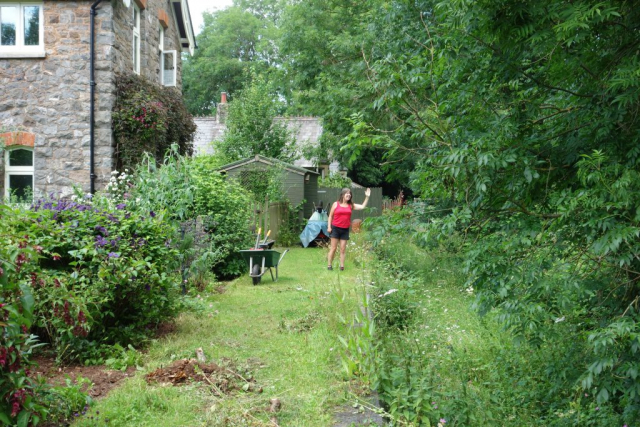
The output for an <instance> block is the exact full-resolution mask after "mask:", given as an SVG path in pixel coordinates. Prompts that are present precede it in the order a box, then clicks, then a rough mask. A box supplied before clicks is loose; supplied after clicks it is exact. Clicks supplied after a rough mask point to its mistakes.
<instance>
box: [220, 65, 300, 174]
mask: <svg viewBox="0 0 640 427" xmlns="http://www.w3.org/2000/svg"><path fill="white" fill-rule="evenodd" d="M282 108H283V105H282V102H281V101H280V100H279V99H278V94H277V93H276V91H275V90H274V88H273V86H272V85H270V84H269V83H267V81H266V78H265V77H264V76H255V75H254V77H253V79H252V81H251V84H250V85H249V86H247V87H245V88H244V89H243V90H242V91H240V94H239V95H238V96H237V97H236V99H235V100H234V101H233V102H231V103H229V116H228V118H227V131H226V133H225V137H224V139H223V140H222V141H220V142H219V143H218V145H217V146H216V150H217V151H218V152H219V153H220V154H221V155H222V156H224V157H226V158H227V160H228V161H235V160H240V159H243V158H246V157H251V156H254V155H256V154H260V155H262V156H266V157H272V158H277V159H280V160H283V161H286V162H290V161H292V160H294V159H295V156H296V153H295V141H294V140H293V138H292V137H291V135H290V134H289V132H288V131H287V128H286V125H285V124H284V123H281V122H274V120H273V119H274V117H275V116H276V115H277V114H278V113H279V112H281V110H282Z"/></svg>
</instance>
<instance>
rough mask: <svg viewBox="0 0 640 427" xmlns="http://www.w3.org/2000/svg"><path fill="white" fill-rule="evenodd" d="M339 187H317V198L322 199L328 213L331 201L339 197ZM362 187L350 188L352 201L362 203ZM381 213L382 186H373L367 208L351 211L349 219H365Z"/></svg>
mask: <svg viewBox="0 0 640 427" xmlns="http://www.w3.org/2000/svg"><path fill="white" fill-rule="evenodd" d="M341 191H342V189H341V188H328V187H319V188H318V200H320V201H322V205H323V207H324V209H325V210H326V211H327V213H329V210H330V209H331V205H332V204H333V202H335V201H337V200H338V197H340V192H341ZM364 191H365V189H364V188H352V189H351V194H352V195H353V203H357V204H362V202H364ZM381 213H382V188H380V187H374V188H372V189H371V196H369V203H367V209H365V210H363V211H353V214H352V215H351V220H352V221H353V220H354V219H365V218H368V217H371V216H380V214H381Z"/></svg>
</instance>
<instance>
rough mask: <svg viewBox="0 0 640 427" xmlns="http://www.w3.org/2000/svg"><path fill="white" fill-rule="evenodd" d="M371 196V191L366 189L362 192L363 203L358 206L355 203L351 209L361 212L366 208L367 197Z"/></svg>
mask: <svg viewBox="0 0 640 427" xmlns="http://www.w3.org/2000/svg"><path fill="white" fill-rule="evenodd" d="M370 195H371V189H370V188H367V189H366V190H364V202H363V203H362V204H361V205H359V204H357V203H354V204H353V208H354V209H355V210H357V211H361V210H362V209H364V208H366V207H367V203H369V196H370Z"/></svg>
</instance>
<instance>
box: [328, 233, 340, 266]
mask: <svg viewBox="0 0 640 427" xmlns="http://www.w3.org/2000/svg"><path fill="white" fill-rule="evenodd" d="M336 249H338V239H336V238H335V237H332V238H331V247H330V248H329V258H328V261H329V265H331V264H333V256H334V255H335V254H336Z"/></svg>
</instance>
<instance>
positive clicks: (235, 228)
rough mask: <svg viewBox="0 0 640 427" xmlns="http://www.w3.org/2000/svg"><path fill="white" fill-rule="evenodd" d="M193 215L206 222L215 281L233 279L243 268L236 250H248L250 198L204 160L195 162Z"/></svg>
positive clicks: (244, 267)
mask: <svg viewBox="0 0 640 427" xmlns="http://www.w3.org/2000/svg"><path fill="white" fill-rule="evenodd" d="M192 182H193V187H194V214H196V215H202V216H203V218H205V224H204V226H205V230H206V231H207V233H208V234H209V236H210V238H211V252H212V253H213V254H214V259H215V262H214V267H213V270H214V272H215V273H216V275H217V276H218V277H221V278H229V277H235V276H238V275H240V274H242V273H244V272H245V269H246V266H245V264H244V261H243V260H242V258H241V257H240V254H239V252H238V251H239V250H240V249H247V248H248V247H250V246H251V243H252V238H251V233H250V231H249V222H250V215H251V212H250V207H251V197H250V195H249V193H248V192H247V191H246V190H244V189H243V188H242V187H241V186H239V185H238V184H237V183H235V182H233V181H226V180H225V179H224V178H223V177H222V176H220V175H219V174H218V173H217V172H216V168H215V165H214V164H210V163H208V159H207V158H206V157H200V158H196V159H194V168H193V181H192Z"/></svg>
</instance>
